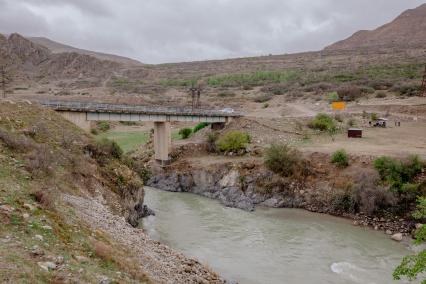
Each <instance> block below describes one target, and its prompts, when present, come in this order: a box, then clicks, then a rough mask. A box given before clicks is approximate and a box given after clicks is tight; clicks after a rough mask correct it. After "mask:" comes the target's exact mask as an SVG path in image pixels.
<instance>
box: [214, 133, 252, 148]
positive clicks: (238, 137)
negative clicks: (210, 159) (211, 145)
mask: <svg viewBox="0 0 426 284" xmlns="http://www.w3.org/2000/svg"><path fill="white" fill-rule="evenodd" d="M248 143H250V137H249V135H248V134H247V133H245V132H241V131H231V132H228V133H227V134H225V135H224V136H222V137H221V138H220V139H219V140H218V141H217V143H216V145H217V147H218V149H219V150H220V151H222V152H236V151H239V150H242V149H246V147H247V144H248Z"/></svg>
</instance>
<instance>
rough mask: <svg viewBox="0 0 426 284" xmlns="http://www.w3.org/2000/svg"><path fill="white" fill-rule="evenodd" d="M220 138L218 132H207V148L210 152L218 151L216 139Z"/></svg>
mask: <svg viewBox="0 0 426 284" xmlns="http://www.w3.org/2000/svg"><path fill="white" fill-rule="evenodd" d="M218 138H219V133H218V132H216V131H215V132H210V133H208V134H207V148H208V149H207V150H208V151H209V152H216V150H217V149H216V141H217V139H218Z"/></svg>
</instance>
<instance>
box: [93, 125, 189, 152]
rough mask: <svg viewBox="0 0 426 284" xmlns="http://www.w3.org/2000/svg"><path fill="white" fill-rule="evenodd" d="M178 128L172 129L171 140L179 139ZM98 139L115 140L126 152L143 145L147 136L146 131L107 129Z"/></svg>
mask: <svg viewBox="0 0 426 284" xmlns="http://www.w3.org/2000/svg"><path fill="white" fill-rule="evenodd" d="M178 132H179V130H174V131H172V140H180V139H182V137H181V136H180V135H179V133H178ZM98 138H99V139H103V138H107V139H110V140H112V141H115V142H116V143H117V144H118V145H119V146H120V147H121V149H122V150H123V151H124V152H125V153H127V152H130V151H132V150H135V149H136V148H137V147H139V146H141V145H144V144H145V143H146V142H147V141H148V138H149V135H148V132H146V131H108V132H105V133H102V134H99V135H98Z"/></svg>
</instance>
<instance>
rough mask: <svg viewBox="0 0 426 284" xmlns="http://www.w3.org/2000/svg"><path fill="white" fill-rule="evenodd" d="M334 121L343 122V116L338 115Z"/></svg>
mask: <svg viewBox="0 0 426 284" xmlns="http://www.w3.org/2000/svg"><path fill="white" fill-rule="evenodd" d="M334 119H335V120H336V121H338V122H343V116H342V115H341V114H339V113H336V114H335V115H334Z"/></svg>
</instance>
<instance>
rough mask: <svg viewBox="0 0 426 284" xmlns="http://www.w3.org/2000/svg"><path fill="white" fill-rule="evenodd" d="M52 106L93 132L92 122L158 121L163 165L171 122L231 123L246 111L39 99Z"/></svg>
mask: <svg viewBox="0 0 426 284" xmlns="http://www.w3.org/2000/svg"><path fill="white" fill-rule="evenodd" d="M39 103H40V104H41V105H42V106H45V107H49V108H52V109H54V110H56V111H57V112H59V113H60V114H61V115H62V116H63V117H65V118H66V119H68V120H69V121H71V122H73V123H75V124H76V125H77V126H79V127H80V128H82V129H84V130H86V131H90V129H91V122H92V121H131V122H137V121H151V122H153V123H154V152H155V159H156V160H158V161H159V162H160V163H161V164H165V163H167V162H168V161H169V159H170V158H169V153H170V148H171V145H172V138H171V130H170V123H171V122H208V123H212V126H213V127H214V126H215V125H219V124H220V125H223V124H225V123H228V122H229V121H230V120H231V119H232V118H235V117H241V116H242V114H241V113H238V112H234V111H233V110H232V109H228V108H225V109H223V110H207V109H192V108H188V107H160V106H138V105H124V104H106V103H92V102H70V101H39Z"/></svg>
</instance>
